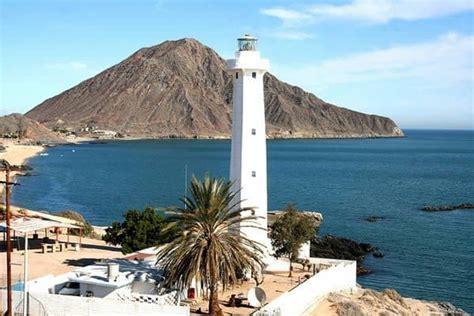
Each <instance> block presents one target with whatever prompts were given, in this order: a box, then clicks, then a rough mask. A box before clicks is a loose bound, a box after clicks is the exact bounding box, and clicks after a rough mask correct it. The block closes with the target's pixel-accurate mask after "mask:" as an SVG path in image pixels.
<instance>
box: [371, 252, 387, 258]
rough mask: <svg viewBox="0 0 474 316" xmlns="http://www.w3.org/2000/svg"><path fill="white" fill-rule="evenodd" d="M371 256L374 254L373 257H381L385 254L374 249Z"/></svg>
mask: <svg viewBox="0 0 474 316" xmlns="http://www.w3.org/2000/svg"><path fill="white" fill-rule="evenodd" d="M372 256H374V257H375V258H383V257H385V254H384V253H383V252H382V251H380V250H376V251H374V252H373V253H372Z"/></svg>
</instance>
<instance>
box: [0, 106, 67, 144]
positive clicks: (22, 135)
mask: <svg viewBox="0 0 474 316" xmlns="http://www.w3.org/2000/svg"><path fill="white" fill-rule="evenodd" d="M0 137H5V138H12V139H20V140H21V141H22V142H29V141H30V142H41V143H62V142H65V140H64V138H62V137H61V136H58V135H57V134H56V133H54V132H52V131H50V130H49V129H48V128H46V127H45V126H43V125H42V124H40V123H38V122H36V121H34V120H32V119H30V118H28V117H25V116H23V115H21V114H18V113H14V114H10V115H6V116H1V117H0Z"/></svg>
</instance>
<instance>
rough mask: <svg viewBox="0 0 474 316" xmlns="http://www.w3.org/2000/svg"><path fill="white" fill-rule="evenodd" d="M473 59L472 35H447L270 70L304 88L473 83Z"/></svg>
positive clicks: (276, 66)
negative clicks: (414, 82)
mask: <svg viewBox="0 0 474 316" xmlns="http://www.w3.org/2000/svg"><path fill="white" fill-rule="evenodd" d="M473 56H474V36H467V35H459V34H456V33H448V34H445V35H442V36H440V37H439V38H437V39H435V40H433V41H429V42H423V43H417V44H411V45H402V46H394V47H390V48H385V49H379V50H374V51H369V52H363V53H358V54H353V55H349V56H344V57H339V58H333V59H329V60H324V61H322V62H320V63H317V64H294V65H285V66H278V65H275V67H273V68H274V69H275V70H277V72H279V73H278V74H279V75H280V76H282V78H283V79H285V80H287V81H289V82H291V83H293V84H299V85H302V86H304V87H306V88H307V89H314V88H324V87H327V86H329V85H336V84H344V83H354V82H356V83H360V82H364V81H366V82H367V81H380V80H392V79H401V78H407V79H408V78H410V79H418V80H421V82H428V83H433V82H435V84H436V85H438V84H444V85H446V84H448V85H449V84H457V83H463V82H472V81H473V80H474V78H473V76H474V68H473V67H474V66H473V63H474V61H473Z"/></svg>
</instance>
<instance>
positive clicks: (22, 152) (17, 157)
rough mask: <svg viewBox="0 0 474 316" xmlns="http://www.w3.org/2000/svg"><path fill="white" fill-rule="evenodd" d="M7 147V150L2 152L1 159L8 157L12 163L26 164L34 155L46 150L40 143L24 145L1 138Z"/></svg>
mask: <svg viewBox="0 0 474 316" xmlns="http://www.w3.org/2000/svg"><path fill="white" fill-rule="evenodd" d="M0 143H2V144H3V146H4V147H5V151H4V152H2V153H0V159H6V160H7V161H8V162H9V163H10V164H11V165H21V164H24V163H25V161H26V160H28V158H31V157H34V156H36V155H37V154H39V153H40V152H41V151H43V150H44V147H43V146H39V145H23V144H18V143H17V142H16V141H12V140H5V139H2V140H0Z"/></svg>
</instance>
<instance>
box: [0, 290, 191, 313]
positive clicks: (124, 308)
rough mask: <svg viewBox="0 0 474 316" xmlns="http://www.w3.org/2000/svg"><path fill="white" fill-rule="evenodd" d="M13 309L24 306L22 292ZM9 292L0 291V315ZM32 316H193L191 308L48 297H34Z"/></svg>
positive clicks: (14, 298) (15, 295) (31, 301)
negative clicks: (22, 304) (190, 315)
mask: <svg viewBox="0 0 474 316" xmlns="http://www.w3.org/2000/svg"><path fill="white" fill-rule="evenodd" d="M13 294H14V295H13V306H14V307H15V306H17V305H21V298H22V292H17V291H14V292H13ZM6 296H7V292H6V290H0V298H1V299H0V303H1V304H0V312H4V311H6ZM29 302H30V306H29V310H30V315H33V316H36V315H46V314H47V315H48V316H63V315H68V316H88V315H163V316H189V314H190V311H189V307H188V306H171V305H157V304H147V303H136V302H121V301H117V300H109V299H101V298H96V297H90V298H86V297H77V296H65V295H54V294H46V293H33V294H30V300H29Z"/></svg>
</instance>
